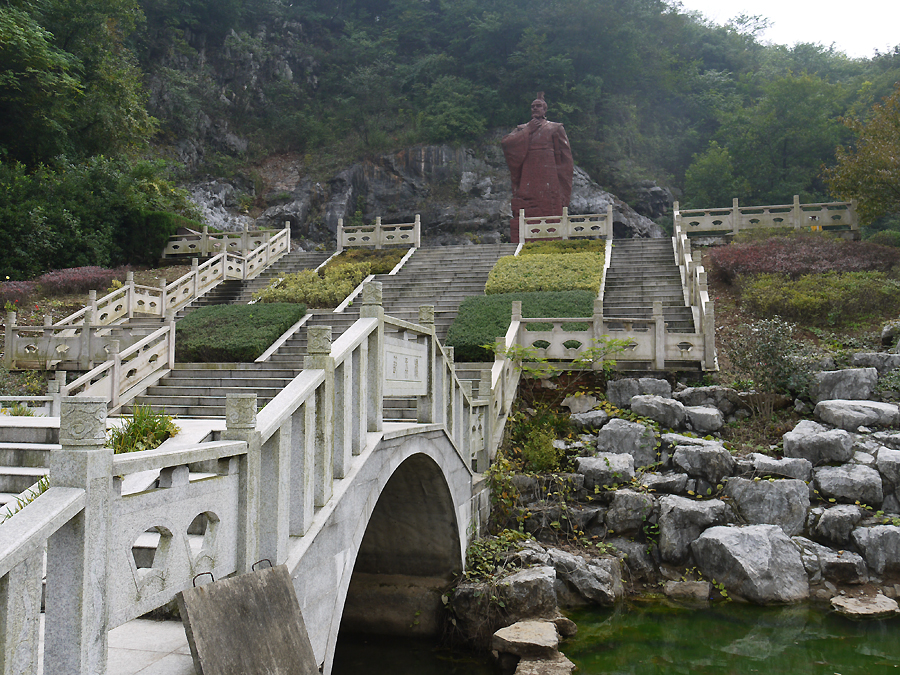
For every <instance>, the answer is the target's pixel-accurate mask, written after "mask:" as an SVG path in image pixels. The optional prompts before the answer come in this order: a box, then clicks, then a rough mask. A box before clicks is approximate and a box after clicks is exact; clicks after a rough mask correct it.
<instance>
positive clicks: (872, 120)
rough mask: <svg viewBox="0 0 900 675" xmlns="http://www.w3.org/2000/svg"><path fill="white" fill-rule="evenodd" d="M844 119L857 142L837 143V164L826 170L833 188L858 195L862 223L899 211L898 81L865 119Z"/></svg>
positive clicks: (853, 196)
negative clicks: (845, 145) (851, 144)
mask: <svg viewBox="0 0 900 675" xmlns="http://www.w3.org/2000/svg"><path fill="white" fill-rule="evenodd" d="M844 123H845V124H846V125H847V127H848V128H850V129H851V130H852V131H853V132H854V133H856V134H857V139H856V146H855V147H852V148H848V147H844V146H839V147H838V149H837V153H836V154H837V165H836V166H835V167H833V168H832V169H829V170H827V171H826V172H825V176H826V179H827V181H828V185H829V186H830V187H831V190H832V192H833V193H834V194H836V195H837V196H839V197H841V198H843V199H858V200H859V216H860V219H861V220H862V221H863V222H864V223H870V222H872V221H873V220H875V219H876V218H878V217H879V216H882V215H885V214H887V213H897V212H900V85H897V87H896V89H895V90H894V93H893V94H891V95H890V96H888V97H887V98H885V99H883V101H882V103H881V104H880V105H875V106H873V108H872V112H871V114H870V115H869V118H868V119H867V120H865V121H862V120H858V119H853V118H845V119H844Z"/></svg>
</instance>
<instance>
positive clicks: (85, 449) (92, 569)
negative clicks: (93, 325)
mask: <svg viewBox="0 0 900 675" xmlns="http://www.w3.org/2000/svg"><path fill="white" fill-rule="evenodd" d="M59 441H60V445H61V448H60V449H57V450H51V451H50V487H51V488H53V487H71V488H81V489H83V490H84V491H85V505H84V509H83V510H82V511H81V512H80V513H79V514H78V515H77V516H75V517H74V518H72V520H70V521H69V522H68V523H66V524H65V525H63V526H62V527H61V528H60V529H59V530H57V532H56V533H55V534H53V535H52V536H51V537H50V539H49V542H48V545H47V599H46V606H47V611H46V614H45V617H46V618H45V628H44V672H45V673H66V675H104V674H105V673H106V654H107V625H108V616H109V604H108V588H107V577H108V558H107V556H108V548H109V543H110V542H109V529H108V528H109V523H110V519H111V518H110V515H111V514H110V500H111V498H112V487H113V486H112V458H113V451H112V448H107V447H104V445H105V443H106V400H105V399H103V398H91V397H71V398H66V399H64V400H63V401H62V410H61V415H60V425H59Z"/></svg>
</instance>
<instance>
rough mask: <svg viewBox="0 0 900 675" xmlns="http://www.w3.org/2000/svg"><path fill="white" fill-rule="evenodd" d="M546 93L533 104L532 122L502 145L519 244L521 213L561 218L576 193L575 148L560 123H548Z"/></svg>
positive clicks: (513, 235)
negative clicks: (509, 181)
mask: <svg viewBox="0 0 900 675" xmlns="http://www.w3.org/2000/svg"><path fill="white" fill-rule="evenodd" d="M546 115H547V103H546V102H545V101H544V92H539V93H538V97H537V98H536V99H535V100H534V102H533V103H532V104H531V121H530V122H529V123H528V124H520V125H519V126H518V127H516V130H515V131H513V132H512V133H510V134H507V135H506V136H504V137H503V140H501V141H500V145H501V146H502V147H503V154H504V156H505V157H506V164H507V165H508V166H509V173H510V177H511V178H512V191H513V197H512V214H513V217H512V220H510V223H509V228H510V239H511V240H512V241H514V242H518V241H519V210H520V209H525V215H526V216H532V217H540V216H561V215H562V212H563V211H562V210H563V207H564V206H568V205H569V197H570V196H571V194H572V170H573V168H574V164H573V162H572V148H571V147H570V146H569V138H568V137H567V136H566V130H565V129H564V128H563V125H562V124H560V123H559V122H548V121H547V117H546Z"/></svg>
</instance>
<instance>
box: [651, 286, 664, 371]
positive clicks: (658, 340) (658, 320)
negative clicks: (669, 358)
mask: <svg viewBox="0 0 900 675" xmlns="http://www.w3.org/2000/svg"><path fill="white" fill-rule="evenodd" d="M653 321H654V323H655V325H656V326H655V327H656V330H655V339H654V341H653V352H654V359H653V367H654V368H655V369H656V370H665V368H666V321H665V318H664V316H663V308H662V302H660V301H659V300H656V301H655V302H654V303H653Z"/></svg>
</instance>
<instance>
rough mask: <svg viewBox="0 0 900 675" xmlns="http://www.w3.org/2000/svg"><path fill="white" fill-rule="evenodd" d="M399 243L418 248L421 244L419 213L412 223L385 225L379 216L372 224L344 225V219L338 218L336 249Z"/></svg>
mask: <svg viewBox="0 0 900 675" xmlns="http://www.w3.org/2000/svg"><path fill="white" fill-rule="evenodd" d="M395 244H401V245H403V246H411V247H415V248H418V247H419V246H421V245H422V221H421V219H420V218H419V214H416V219H415V221H414V222H412V223H396V224H390V225H385V224H384V223H382V222H381V216H378V217H377V218H375V223H374V224H373V225H344V219H343V218H339V219H338V228H337V250H338V253H340V252H341V251H343V250H344V249H345V248H355V247H360V246H365V247H372V248H376V249H380V248H384V247H385V246H391V245H395Z"/></svg>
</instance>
